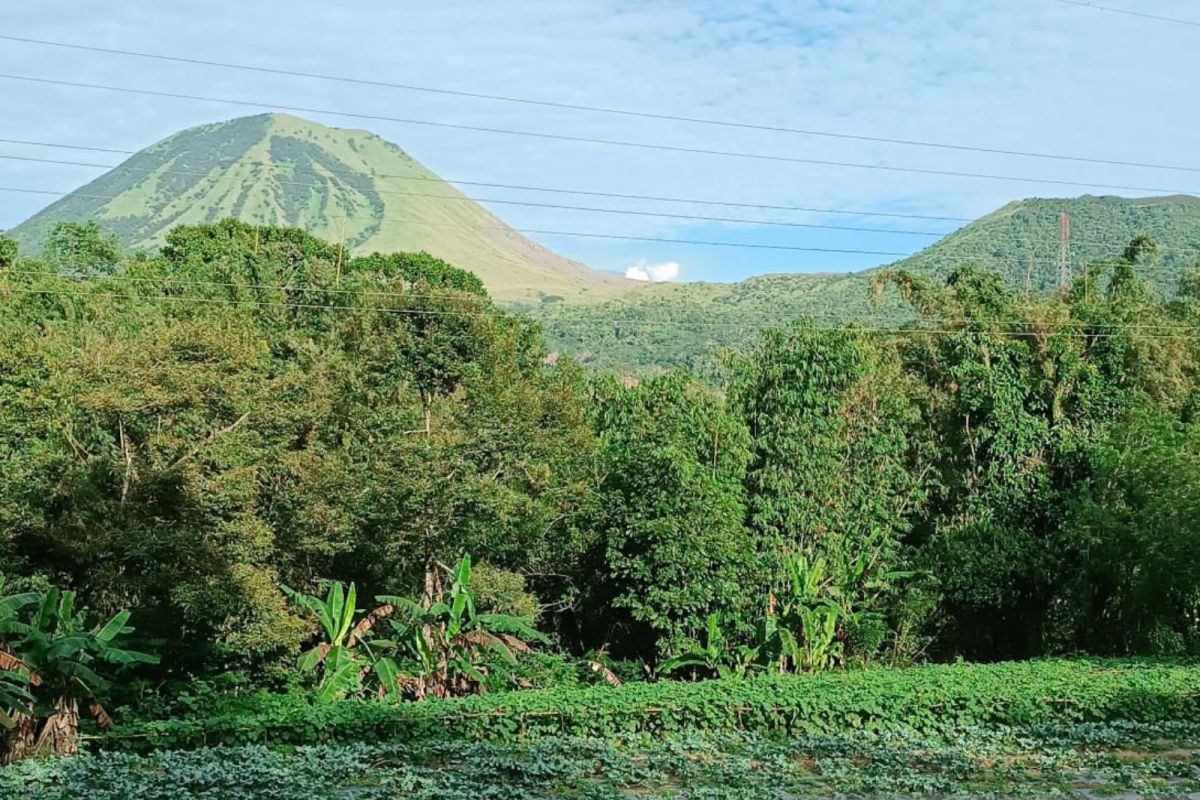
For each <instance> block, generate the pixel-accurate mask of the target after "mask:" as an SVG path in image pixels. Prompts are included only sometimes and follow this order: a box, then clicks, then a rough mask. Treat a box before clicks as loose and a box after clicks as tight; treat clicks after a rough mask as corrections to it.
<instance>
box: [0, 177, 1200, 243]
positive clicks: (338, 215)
mask: <svg viewBox="0 0 1200 800" xmlns="http://www.w3.org/2000/svg"><path fill="white" fill-rule="evenodd" d="M4 158H7V160H16V161H32V162H37V163H52V164H67V166H79V167H106V166H104V164H88V163H85V162H68V161H56V160H42V158H26V157H22V156H5V155H0V160H4ZM121 168H126V167H125V166H124V164H119V166H116V167H114V169H121ZM127 169H133V170H137V172H143V173H148V174H166V175H190V176H199V178H208V176H209V174H208V173H187V172H180V170H169V169H168V170H151V169H142V168H137V167H128V168H127ZM280 182H281V184H283V185H288V186H310V187H317V188H320V187H322V185H320V184H312V182H305V181H280ZM377 191H378V192H380V193H383V194H397V196H401V197H421V198H430V199H438V200H456V201H480V203H491V201H493V200H491V199H487V198H470V197H450V196H439V194H422V193H415V192H396V191H388V190H377ZM0 192H12V193H20V194H44V196H49V197H59V198H65V197H80V198H88V199H96V200H114V199H118V196H112V194H89V193H84V192H78V191H76V192H60V191H50V190H38V188H28V187H17V186H0ZM498 201H499V203H510V204H514V205H534V206H538V207H551V209H566V210H572V211H601V212H606V213H618V215H619V213H630V215H634V216H666V217H676V218H685V219H713V221H722V222H733V219H730V218H719V217H700V216H689V215H658V213H655V212H648V211H646V212H643V211H636V210H635V211H628V212H626V211H623V210H618V209H595V207H583V206H566V205H553V204H536V203H522V201H516V200H514V201H506V200H498ZM328 217H329V218H330V219H370V221H373V222H377V223H380V224H414V225H426V227H433V228H456V229H464V230H494V231H506V230H515V231H517V233H528V234H546V235H560V236H568V237H583V239H595V237H612V239H628V240H630V241H654V242H665V243H670V242H677V243H682V245H696V246H701V245H710V246H716V247H743V246H745V247H751V248H752V247H756V245H752V243H745V245H743V243H740V242H704V241H696V240H674V239H658V237H630V236H620V235H617V234H612V235H610V234H594V233H586V231H568V230H540V229H534V228H511V227H509V225H506V224H505V225H466V224H455V223H439V222H428V221H421V219H395V218H391V219H382V218H379V217H378V216H374V215H370V213H358V215H354V213H334V215H328ZM738 222H742V223H744V224H764V225H770V224H787V223H772V222H758V221H749V219H742V221H738ZM788 227H800V228H821V229H832V230H859V231H869V233H881V234H890V233H902V234H908V235H928V236H949V235H954V234H959V233H962V231H961V230H959V231H949V233H944V234H942V233H932V231H929V233H925V231H894V230H889V229H882V228H877V229H870V228H852V227H841V225H817V224H808V223H792V224H791V225H788ZM1002 240H1003V239H1002ZM1008 241H1009V242H1015V243H1014V246H1020V245H1021V243H1022V241H1024V240H1016V239H1014V237H1008ZM1074 241H1075V243H1076V245H1084V246H1092V247H1124V246H1126V245H1127V243H1128V240H1126V239H1121V240H1106V241H1099V240H1081V239H1076V240H1074ZM762 247H766V246H762ZM778 247H779V248H782V249H802V251H803V249H805V248H787V247H784V246H778ZM1172 251H1174V252H1180V253H1182V252H1200V247H1176V248H1172ZM814 252H833V253H839V254H859V255H905V257H907V255H911V253H895V252H878V251H857V249H815V251H814ZM991 255H992V254H991V253H980V254H978V255H976V258H990V257H991ZM1044 260H1045V261H1046V263H1050V259H1044ZM1022 263H1024V264H1028V263H1030V261H1028V259H1024V260H1022ZM1054 263H1057V261H1054Z"/></svg>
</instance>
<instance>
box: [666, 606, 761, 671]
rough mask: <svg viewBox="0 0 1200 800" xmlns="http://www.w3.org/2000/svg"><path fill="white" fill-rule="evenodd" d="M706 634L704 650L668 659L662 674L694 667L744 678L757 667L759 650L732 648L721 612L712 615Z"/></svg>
mask: <svg viewBox="0 0 1200 800" xmlns="http://www.w3.org/2000/svg"><path fill="white" fill-rule="evenodd" d="M704 634H705V636H704V646H703V647H697V648H695V649H693V650H690V651H688V652H686V653H682V654H680V655H678V656H675V657H674V658H669V659H667V660H666V661H664V662H663V663H662V664H661V665H660V666H659V668H658V671H659V673H660V674H662V675H669V674H671V673H672V672H677V671H678V670H681V669H686V668H688V667H691V668H692V669H693V670H702V671H704V672H705V673H706V674H708V675H716V676H717V677H718V678H744V677H745V676H746V673H747V672H749V671H750V670H751V669H752V668H753V666H754V662H755V661H756V660H757V659H758V652H759V651H758V648H757V647H748V646H746V645H739V646H738V647H736V648H732V649H731V648H730V647H729V642H728V637H727V636H726V633H725V629H724V626H723V624H722V619H721V614H720V613H719V612H714V613H712V614H709V615H708V619H707V620H706V624H705V631H704Z"/></svg>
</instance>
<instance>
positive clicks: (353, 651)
mask: <svg viewBox="0 0 1200 800" xmlns="http://www.w3.org/2000/svg"><path fill="white" fill-rule="evenodd" d="M284 592H285V593H286V594H287V595H288V597H290V598H291V600H292V602H294V603H295V604H296V605H298V606H300V607H301V608H303V609H305V610H307V611H309V612H311V613H312V614H313V615H314V616H316V618H317V621H318V623H319V624H320V626H321V633H322V634H323V636H324V639H323V641H320V642H318V643H317V644H316V645H314V646H313V647H312V648H311V649H309V650H306V651H305V652H304V653H302V654H301V655H300V658H299V659H298V660H297V662H296V665H297V666H298V667H299V668H300V670H301V671H303V672H306V673H312V674H316V673H319V674H320V679H319V680H318V682H317V697H318V698H319V699H321V700H326V701H328V700H337V699H340V698H342V697H345V696H347V695H350V694H354V693H357V692H359V691H361V690H362V689H363V687H364V681H365V679H366V678H367V677H368V676H369V675H370V674H371V673H372V672H374V673H375V674H376V676H377V677H378V678H379V680H380V682H381V684H382V685H383V686H384V687H394V686H396V685H397V682H398V681H399V680H400V674H399V670H398V669H396V665H395V663H394V662H393V661H391V659H389V658H386V657H383V656H381V655H379V653H378V651H379V650H380V649H381V648H385V647H387V646H388V644H389V643H387V642H382V641H377V642H373V643H372V642H368V640H367V634H368V633H369V632H370V631H371V629H372V628H373V627H374V626H375V624H376V623H377V622H378V621H379V620H381V619H383V618H385V617H387V616H390V615H391V613H392V612H393V609H391V608H378V609H375V610H374V611H372V612H371V613H369V614H366V615H363V616H362V617H361V618H359V616H358V609H357V608H356V607H355V606H356V604H357V602H358V588H357V587H356V586H355V585H354V584H353V583H351V584H350V585H349V586H348V587H347V586H346V585H345V584H343V583H340V582H338V581H332V582H330V584H329V589H328V591H327V592H326V594H325V597H324V598H320V597H314V596H312V595H307V594H304V593H303V592H298V591H296V590H294V589H290V588H288V587H286V586H285V587H284ZM387 693H388V694H392V693H393V692H392V690H391V688H388V689H387Z"/></svg>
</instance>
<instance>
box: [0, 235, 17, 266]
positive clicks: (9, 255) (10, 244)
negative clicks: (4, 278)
mask: <svg viewBox="0 0 1200 800" xmlns="http://www.w3.org/2000/svg"><path fill="white" fill-rule="evenodd" d="M18 250H19V248H18V247H17V243H16V242H15V241H13V240H12V239H9V238H8V237H7V236H0V269H11V268H12V267H13V266H15V265H16V263H17V253H18Z"/></svg>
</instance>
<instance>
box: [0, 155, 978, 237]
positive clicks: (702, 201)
mask: <svg viewBox="0 0 1200 800" xmlns="http://www.w3.org/2000/svg"><path fill="white" fill-rule="evenodd" d="M0 143H6V144H20V145H30V146H33V147H49V148H58V149H62V150H89V151H94V152H98V153H117V154H121V155H136V154H137V153H139V152H141V151H139V150H118V149H114V148H110V147H89V146H86V145H77V144H59V143H55V142H42V141H34V140H30V139H0ZM228 163H239V162H236V161H230V162H228ZM240 163H244V164H248V165H254V166H266V167H272V168H278V167H279V164H278V163H276V162H273V161H242V162H240ZM375 177H377V178H390V179H396V180H405V181H428V182H433V183H449V184H456V185H460V186H477V187H483V188H488V189H512V190H515V191H527V192H546V193H549V194H569V195H579V196H586V197H603V198H608V199H616V200H648V201H652V202H661V203H685V204H690V205H702V206H722V207H728V208H757V209H762V210H767V211H799V212H802V213H807V214H838V215H843V216H851V217H887V218H892V219H914V220H927V221H931V222H971V221H972V218H971V217H947V216H937V215H930V214H904V213H900V212H887V211H862V210H856V209H845V208H813V207H811V206H788V205H776V204H769V203H742V202H736V201H731V200H712V199H707V198H696V197H668V196H664V195H647V194H627V193H621V192H600V191H588V190H585V189H565V188H562V187H550V186H528V185H524V184H513V183H494V182H486V181H470V180H462V179H458V178H442V177H429V176H424V175H397V174H389V173H380V174H377V175H375Z"/></svg>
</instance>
